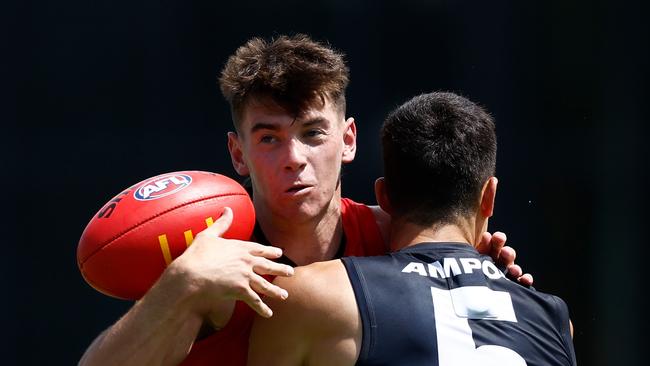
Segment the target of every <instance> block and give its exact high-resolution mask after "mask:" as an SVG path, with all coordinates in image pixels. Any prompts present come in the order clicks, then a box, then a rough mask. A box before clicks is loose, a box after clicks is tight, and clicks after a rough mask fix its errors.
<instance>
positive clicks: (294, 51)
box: [219, 34, 349, 127]
mask: <svg viewBox="0 0 650 366" xmlns="http://www.w3.org/2000/svg"><path fill="white" fill-rule="evenodd" d="M348 79H349V70H348V67H347V66H346V65H345V62H344V60H343V54H342V53H339V52H337V51H335V50H334V49H333V48H332V47H330V46H329V45H325V44H322V43H319V42H316V41H314V40H312V39H311V38H310V37H308V36H307V35H304V34H297V35H294V36H286V35H283V36H279V37H276V38H274V39H271V40H269V41H267V40H264V39H261V38H253V39H251V40H249V41H248V42H246V43H245V44H244V45H242V46H241V47H239V48H238V49H237V51H236V52H235V53H234V54H233V55H232V56H230V58H229V59H228V62H227V63H226V65H225V66H224V68H223V70H222V72H221V77H220V78H219V84H220V87H221V92H222V93H223V95H224V97H225V98H226V100H227V101H228V102H229V103H230V108H231V112H232V118H233V123H234V124H235V127H238V126H239V120H240V119H241V113H242V111H243V108H244V107H245V106H246V103H247V102H249V101H250V99H251V98H253V97H254V98H267V97H269V98H270V99H271V100H272V101H273V102H274V103H276V104H277V105H279V106H280V107H281V108H283V109H284V110H285V111H287V112H288V113H290V114H291V115H293V116H299V115H300V113H301V112H302V111H304V110H306V109H307V108H308V107H309V106H313V105H314V104H315V103H320V104H321V105H324V103H325V98H329V99H330V101H332V102H333V103H334V104H335V106H336V107H337V108H338V109H339V110H340V111H342V112H343V113H345V89H346V88H347V85H348Z"/></svg>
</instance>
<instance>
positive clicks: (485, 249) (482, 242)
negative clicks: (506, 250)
mask: <svg viewBox="0 0 650 366" xmlns="http://www.w3.org/2000/svg"><path fill="white" fill-rule="evenodd" d="M491 239H492V234H490V233H488V232H487V231H486V232H484V233H483V234H481V237H480V238H479V240H478V245H477V246H476V250H478V252H479V253H481V254H486V255H489V254H490V253H491V252H492V250H491V249H492V248H490V240H491Z"/></svg>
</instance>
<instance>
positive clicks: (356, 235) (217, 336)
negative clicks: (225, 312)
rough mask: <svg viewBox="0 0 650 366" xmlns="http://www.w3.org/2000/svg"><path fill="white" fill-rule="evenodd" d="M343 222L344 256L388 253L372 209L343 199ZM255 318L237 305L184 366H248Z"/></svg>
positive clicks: (197, 345)
mask: <svg viewBox="0 0 650 366" xmlns="http://www.w3.org/2000/svg"><path fill="white" fill-rule="evenodd" d="M341 218H342V222H343V232H344V233H345V242H346V245H345V251H344V253H343V255H344V256H371V255H382V254H385V253H386V247H385V245H384V241H383V239H382V236H381V233H380V231H379V226H377V222H376V221H375V216H374V214H373V213H372V211H371V209H370V208H369V207H368V206H366V205H363V204H360V203H356V202H354V201H352V200H350V199H348V198H342V199H341ZM254 318H255V312H254V311H253V310H252V309H251V308H249V307H248V305H246V303H244V302H241V301H237V304H236V305H235V311H234V313H233V315H232V318H231V319H230V321H229V322H228V324H227V325H226V326H225V327H224V328H223V329H222V330H220V331H218V332H216V333H214V334H212V335H210V336H208V337H207V338H204V339H202V340H200V341H197V342H195V343H194V345H193V346H192V350H191V351H190V354H189V355H188V356H187V358H186V359H185V361H183V362H182V363H181V365H184V366H196V365H228V366H238V365H242V366H243V365H246V356H247V353H248V338H249V335H250V332H251V328H252V326H253V319H254Z"/></svg>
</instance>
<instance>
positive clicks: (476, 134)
mask: <svg viewBox="0 0 650 366" xmlns="http://www.w3.org/2000/svg"><path fill="white" fill-rule="evenodd" d="M382 145H383V155H384V174H385V179H386V188H387V193H388V197H389V200H390V202H391V205H392V207H393V210H394V211H395V212H394V213H393V215H395V216H396V217H397V218H403V219H406V220H407V221H409V222H412V223H415V224H418V225H422V226H429V225H432V224H448V223H455V222H456V220H457V219H458V218H459V216H466V215H468V214H470V213H471V212H472V211H474V210H475V209H476V208H477V205H478V203H479V197H480V194H481V189H482V188H483V184H484V183H485V181H486V180H487V179H488V178H489V177H490V176H493V175H494V172H495V165H496V147H497V144H496V134H495V127H494V121H493V120H492V117H491V116H490V115H489V114H488V113H487V112H486V111H485V110H483V108H481V107H480V106H478V105H476V104H474V103H472V102H471V101H469V100H468V99H466V98H464V97H461V96H459V95H456V94H453V93H445V92H434V93H429V94H422V95H419V96H417V97H414V98H412V99H411V100H409V101H407V102H406V103H404V104H403V105H401V106H399V107H398V108H397V109H395V110H394V111H393V112H391V113H390V114H389V115H388V117H387V118H386V120H385V122H384V125H383V127H382Z"/></svg>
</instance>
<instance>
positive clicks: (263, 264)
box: [253, 258, 293, 277]
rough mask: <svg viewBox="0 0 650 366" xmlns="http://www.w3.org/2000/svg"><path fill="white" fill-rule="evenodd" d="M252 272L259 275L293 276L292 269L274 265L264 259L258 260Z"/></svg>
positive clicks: (282, 265) (277, 264)
mask: <svg viewBox="0 0 650 366" xmlns="http://www.w3.org/2000/svg"><path fill="white" fill-rule="evenodd" d="M253 271H254V272H255V273H257V274H260V275H273V276H283V277H290V276H293V267H291V266H288V265H286V264H281V263H276V262H273V261H270V260H268V259H265V258H258V259H257V260H255V262H254V264H253Z"/></svg>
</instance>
